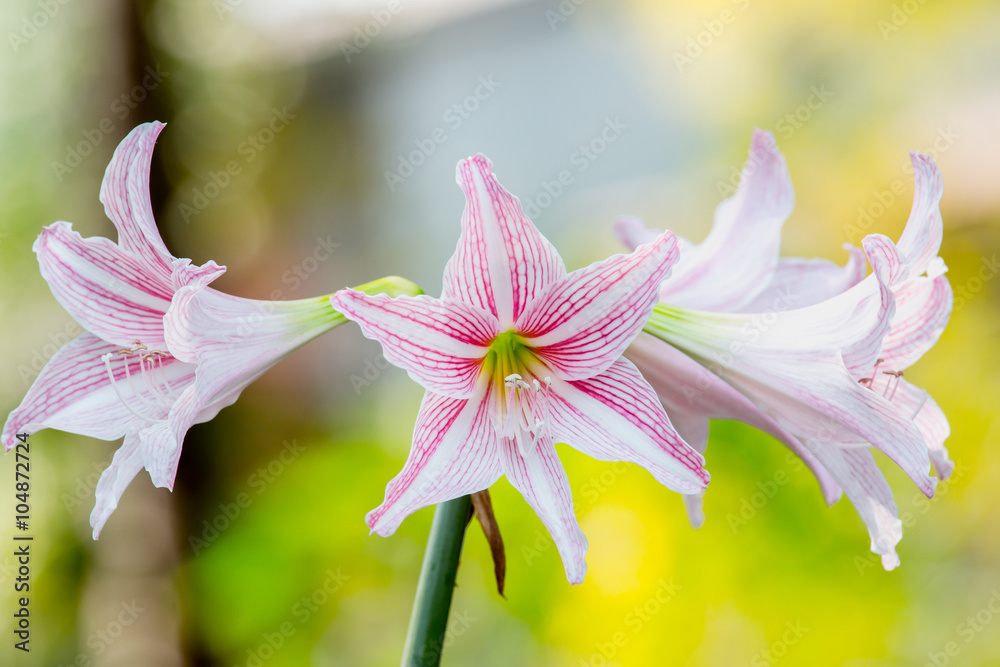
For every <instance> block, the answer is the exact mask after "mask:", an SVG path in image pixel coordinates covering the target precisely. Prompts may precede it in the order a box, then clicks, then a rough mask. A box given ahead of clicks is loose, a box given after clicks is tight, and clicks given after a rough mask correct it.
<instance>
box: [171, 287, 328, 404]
mask: <svg viewBox="0 0 1000 667" xmlns="http://www.w3.org/2000/svg"><path fill="white" fill-rule="evenodd" d="M163 321H164V327H165V334H166V339H167V344H168V346H169V348H170V351H171V353H172V354H174V355H175V356H177V357H179V358H181V359H185V360H189V361H191V362H192V363H197V364H198V376H197V380H196V382H195V386H196V392H197V399H198V406H199V407H198V410H199V411H200V412H199V416H198V417H197V419H196V421H198V422H201V421H205V420H206V419H210V418H211V417H210V416H208V417H206V414H214V412H218V410H220V409H221V408H223V407H225V406H227V405H230V404H232V403H233V402H235V401H236V399H237V398H238V397H239V394H240V392H242V391H243V389H245V388H246V387H247V385H249V384H250V383H251V382H253V381H254V380H256V379H257V378H259V377H260V376H261V375H263V374H264V373H265V372H266V371H267V370H269V369H270V368H271V367H272V366H274V364H276V363H277V362H279V361H280V360H281V359H283V358H284V357H285V356H286V355H287V354H289V353H290V352H292V351H293V350H295V349H297V348H299V347H301V346H302V345H304V344H306V343H307V342H309V341H311V340H312V339H314V338H316V337H317V336H319V335H320V334H322V333H324V332H326V331H329V330H330V329H332V328H333V327H334V326H336V325H337V324H339V323H340V322H343V321H344V319H343V317H341V316H340V315H338V314H337V313H335V312H334V311H333V308H332V307H331V305H330V302H329V299H328V298H326V297H316V298H312V299H303V300H301V301H257V300H254V299H243V298H240V297H235V296H230V295H228V294H224V293H222V292H219V291H216V290H214V289H211V288H204V289H200V288H198V287H195V286H187V287H182V288H181V289H179V290H177V294H175V295H174V302H173V305H172V306H171V308H170V310H169V311H168V312H167V314H166V316H165V317H164V318H163ZM206 411H207V412H206Z"/></svg>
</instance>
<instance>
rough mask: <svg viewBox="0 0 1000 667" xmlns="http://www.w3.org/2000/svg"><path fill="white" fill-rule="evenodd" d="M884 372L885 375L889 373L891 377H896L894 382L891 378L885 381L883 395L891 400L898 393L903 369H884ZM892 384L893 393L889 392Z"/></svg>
mask: <svg viewBox="0 0 1000 667" xmlns="http://www.w3.org/2000/svg"><path fill="white" fill-rule="evenodd" d="M882 373H883V374H884V375H889V376H891V377H894V378H896V381H895V382H893V381H892V380H889V381H888V382H886V383H885V390H884V391H883V392H882V395H883V396H885V397H886V398H887V399H889V400H890V401H891V400H892V397H893V396H895V395H896V389H897V388H899V381H900V380H901V379H902V378H903V371H882ZM890 385H891V386H892V393H891V394H890V393H889V386H890ZM886 394H889V395H888V396H886Z"/></svg>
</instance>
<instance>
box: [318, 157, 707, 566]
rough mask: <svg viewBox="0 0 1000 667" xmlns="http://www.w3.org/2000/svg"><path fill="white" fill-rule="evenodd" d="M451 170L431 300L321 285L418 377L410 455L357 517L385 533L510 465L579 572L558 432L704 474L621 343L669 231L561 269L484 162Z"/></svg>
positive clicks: (678, 475)
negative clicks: (453, 203) (439, 289)
mask: <svg viewBox="0 0 1000 667" xmlns="http://www.w3.org/2000/svg"><path fill="white" fill-rule="evenodd" d="M457 180H458V183H459V185H460V186H461V187H462V189H463V190H464V192H465V196H466V207H465V213H464V214H463V216H462V233H461V237H460V238H459V242H458V247H457V249H456V250H455V254H454V255H453V256H452V258H451V260H450V261H449V263H448V265H447V267H446V268H445V272H444V289H443V293H442V295H441V298H440V299H435V298H432V297H429V296H417V297H406V296H402V297H398V298H390V297H388V296H369V295H366V294H363V293H361V292H357V291H353V290H345V291H341V292H338V293H337V294H335V295H334V296H333V297H332V302H333V305H334V307H335V308H336V309H337V310H339V311H340V312H342V313H344V314H345V315H346V316H347V317H348V318H349V319H352V320H354V321H356V322H358V324H360V326H361V330H362V332H363V333H364V334H365V335H366V336H367V337H369V338H372V339H375V340H377V341H379V342H380V343H381V344H382V346H383V348H384V350H385V356H386V358H387V359H388V360H389V361H391V362H393V363H394V364H396V365H398V366H400V367H402V368H404V369H405V370H406V371H407V372H408V373H409V375H410V377H411V378H412V379H413V380H415V381H416V382H418V383H419V384H421V385H423V386H424V387H425V388H426V390H427V393H426V394H425V395H424V399H423V403H422V405H421V407H420V413H419V415H418V417H417V422H416V427H415V429H414V435H413V445H412V448H411V451H410V455H409V458H408V460H407V461H406V464H405V465H404V467H403V470H402V472H400V473H399V475H397V476H396V477H395V478H394V479H393V480H392V481H391V482H389V485H388V487H387V488H386V495H385V500H384V502H383V503H382V504H381V505H380V506H379V507H377V508H376V509H375V510H373V511H372V512H370V513H369V514H368V516H367V519H366V520H367V523H368V525H369V526H370V527H371V529H372V530H373V531H374V532H376V533H378V534H379V535H383V536H387V535H390V534H392V533H393V532H394V531H395V530H396V528H397V527H398V526H399V524H400V523H401V522H402V521H403V519H404V518H405V517H406V516H408V515H409V514H411V513H412V512H414V511H416V510H417V509H420V508H421V507H425V506H427V505H431V504H434V503H439V502H442V501H445V500H449V499H452V498H456V497H459V496H463V495H466V494H470V493H474V492H476V491H480V490H483V489H486V488H488V487H489V486H490V485H492V484H493V483H494V482H495V481H497V479H499V477H500V476H501V475H506V476H507V479H508V480H509V481H510V482H511V483H512V484H513V485H514V486H515V487H516V488H517V489H518V490H519V491H520V492H521V493H522V495H523V496H524V498H525V500H527V501H528V503H529V504H530V505H531V506H532V507H533V508H534V510H535V511H536V512H537V513H538V516H539V518H541V520H542V522H543V523H544V524H545V526H546V527H547V528H548V530H549V532H550V533H551V534H552V536H553V538H554V540H555V543H556V546H557V548H558V550H559V554H560V555H561V556H562V559H563V564H564V566H565V569H566V576H567V578H568V579H569V581H570V582H572V583H580V582H581V581H583V578H584V574H585V572H586V562H585V559H584V556H585V553H586V549H587V540H586V538H585V537H584V535H583V533H582V532H581V530H580V527H579V525H578V523H577V519H576V516H575V514H574V512H573V498H572V494H571V492H570V487H569V481H568V479H567V477H566V473H565V471H564V470H563V467H562V464H561V463H560V460H559V457H558V455H557V453H556V449H555V443H557V442H564V443H567V444H569V445H571V446H573V447H575V448H577V449H579V450H580V451H582V452H584V453H586V454H588V455H590V456H592V457H594V458H597V459H600V460H609V461H628V462H632V463H636V464H639V465H641V466H642V467H644V468H646V469H647V470H648V471H649V472H650V473H652V475H653V476H654V477H655V478H656V479H657V480H659V481H660V482H661V483H663V484H664V485H665V486H667V487H668V488H670V489H673V490H675V491H678V492H680V493H696V492H698V491H700V490H701V489H703V488H704V487H705V485H706V484H707V482H708V479H709V476H708V473H707V472H705V471H704V470H703V469H702V465H703V462H704V460H703V458H702V456H701V455H700V454H699V453H698V452H696V451H695V450H693V449H692V448H691V447H689V446H688V445H687V444H686V443H685V442H684V441H683V440H682V439H681V438H680V437H679V436H678V434H677V432H676V431H675V430H674V427H673V426H672V425H671V423H670V420H669V419H668V418H667V415H666V413H665V412H664V410H663V407H662V406H661V405H660V403H659V401H657V400H656V395H655V394H654V392H653V390H652V388H651V387H650V386H649V384H648V383H647V382H646V381H645V380H644V379H643V377H642V376H641V375H640V374H639V372H638V371H637V370H636V368H635V366H633V365H632V363H630V362H629V361H628V360H626V359H624V358H623V357H622V352H623V351H624V350H625V348H626V347H627V346H628V345H629V343H630V342H631V341H632V340H633V338H635V336H636V335H637V334H638V333H639V331H640V330H641V329H642V327H643V325H644V324H645V323H646V321H647V319H648V318H649V315H650V312H651V311H652V308H653V305H654V304H655V303H656V300H657V292H658V289H659V286H660V284H661V283H662V282H663V280H664V278H666V277H667V275H668V273H669V271H670V267H671V265H672V264H673V263H674V261H675V259H676V257H677V240H676V238H675V237H674V236H673V235H672V234H670V233H669V232H665V233H663V234H660V235H657V236H656V238H654V239H651V241H650V242H649V243H648V244H645V245H642V246H640V247H638V248H636V249H635V251H634V252H633V253H631V254H629V255H616V256H614V257H611V258H609V259H606V260H604V261H602V262H597V263H595V264H592V265H591V266H589V267H586V268H584V269H579V270H577V271H573V272H572V273H567V272H566V269H565V267H564V265H563V262H562V259H561V258H560V256H559V254H558V253H557V252H556V250H555V249H554V248H553V247H552V245H551V244H550V243H549V242H548V240H546V239H545V237H543V236H542V235H541V233H540V232H539V231H538V230H537V229H536V228H535V226H534V225H533V224H532V223H531V221H530V220H529V219H528V218H527V217H526V216H525V214H524V212H523V210H522V208H521V205H520V203H519V202H518V200H517V199H516V198H515V197H514V196H513V195H511V194H510V193H509V192H507V191H506V190H505V189H504V188H503V187H502V186H501V185H500V183H498V182H497V180H496V177H495V176H494V175H493V173H492V165H491V164H490V162H489V160H487V159H486V158H485V157H483V156H482V155H477V156H475V157H472V158H469V159H468V160H464V161H462V162H460V163H459V165H458V170H457Z"/></svg>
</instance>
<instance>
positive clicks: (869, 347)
mask: <svg viewBox="0 0 1000 667" xmlns="http://www.w3.org/2000/svg"><path fill="white" fill-rule="evenodd" d="M863 244H864V247H865V252H866V253H867V254H868V257H869V261H870V262H871V264H872V266H873V267H874V269H875V271H874V273H873V274H872V275H870V276H868V277H867V278H866V279H865V280H863V281H861V282H860V283H858V284H857V285H855V286H854V287H852V288H851V289H849V290H847V291H846V292H843V293H841V294H838V295H837V296H835V297H833V298H831V299H827V300H826V301H823V302H821V303H818V304H815V305H812V306H808V307H806V308H798V309H791V310H788V309H785V308H778V309H776V310H774V311H770V312H764V313H759V314H754V315H744V314H740V315H730V314H721V313H720V314H715V313H697V315H696V317H697V318H698V319H699V320H700V321H703V322H705V323H708V322H711V335H712V337H713V338H714V339H715V340H716V342H717V343H718V344H722V345H725V346H726V347H730V348H733V349H735V350H737V351H739V353H740V354H741V355H742V350H744V349H747V348H749V349H767V350H772V351H775V352H778V353H780V352H781V351H787V352H789V353H791V352H796V353H806V352H808V351H810V350H824V349H825V350H838V351H839V352H840V353H841V355H842V356H843V359H844V363H845V364H846V365H847V367H848V369H849V370H850V371H851V372H852V373H853V374H854V375H855V377H857V378H861V377H863V376H864V374H865V373H866V372H867V371H868V370H869V369H870V368H871V367H872V365H873V364H874V363H875V361H876V359H877V358H878V355H879V352H880V351H881V348H882V341H883V339H884V338H885V335H886V333H887V332H888V331H889V328H890V326H891V323H892V318H893V315H894V313H895V298H894V296H893V292H892V285H893V284H894V282H895V281H898V280H899V279H900V277H901V276H902V275H903V274H904V273H905V266H904V265H902V264H901V263H900V258H899V254H898V253H897V252H896V251H895V247H894V246H893V244H892V242H891V241H890V240H889V239H887V238H886V237H884V236H882V235H880V234H872V235H870V236H866V237H865V239H864V241H863ZM686 312H692V313H694V312H695V311H686Z"/></svg>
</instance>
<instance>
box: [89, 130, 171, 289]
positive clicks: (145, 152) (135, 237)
mask: <svg viewBox="0 0 1000 667" xmlns="http://www.w3.org/2000/svg"><path fill="white" fill-rule="evenodd" d="M163 128H164V124H163V123H159V122H152V123H143V124H142V125H139V126H137V127H136V128H135V129H133V130H132V131H131V132H129V134H128V136H127V137H125V138H124V139H123V140H122V142H121V143H120V144H118V148H116V149H115V154H114V156H113V157H112V158H111V162H110V163H109V164H108V168H107V171H106V172H105V173H104V182H103V183H102V184H101V203H102V204H104V211H105V213H107V216H108V217H109V218H110V219H111V221H112V222H113V223H114V224H115V227H116V228H117V229H118V244H119V245H120V246H121V247H122V249H123V250H126V251H127V252H130V253H132V254H134V255H136V256H137V257H139V258H140V259H141V260H142V261H143V262H144V263H145V264H146V265H147V267H148V269H149V271H150V272H151V273H153V274H155V275H156V276H157V277H158V278H159V279H160V280H169V278H170V262H171V260H172V259H173V256H172V255H171V254H170V252H169V251H168V250H167V247H166V246H165V245H164V244H163V239H162V238H161V237H160V232H159V231H158V230H157V228H156V221H155V220H154V219H153V209H152V207H151V206H150V203H149V167H150V162H151V161H152V159H153V146H154V145H155V144H156V138H157V136H159V134H160V131H161V130H162V129H163Z"/></svg>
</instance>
